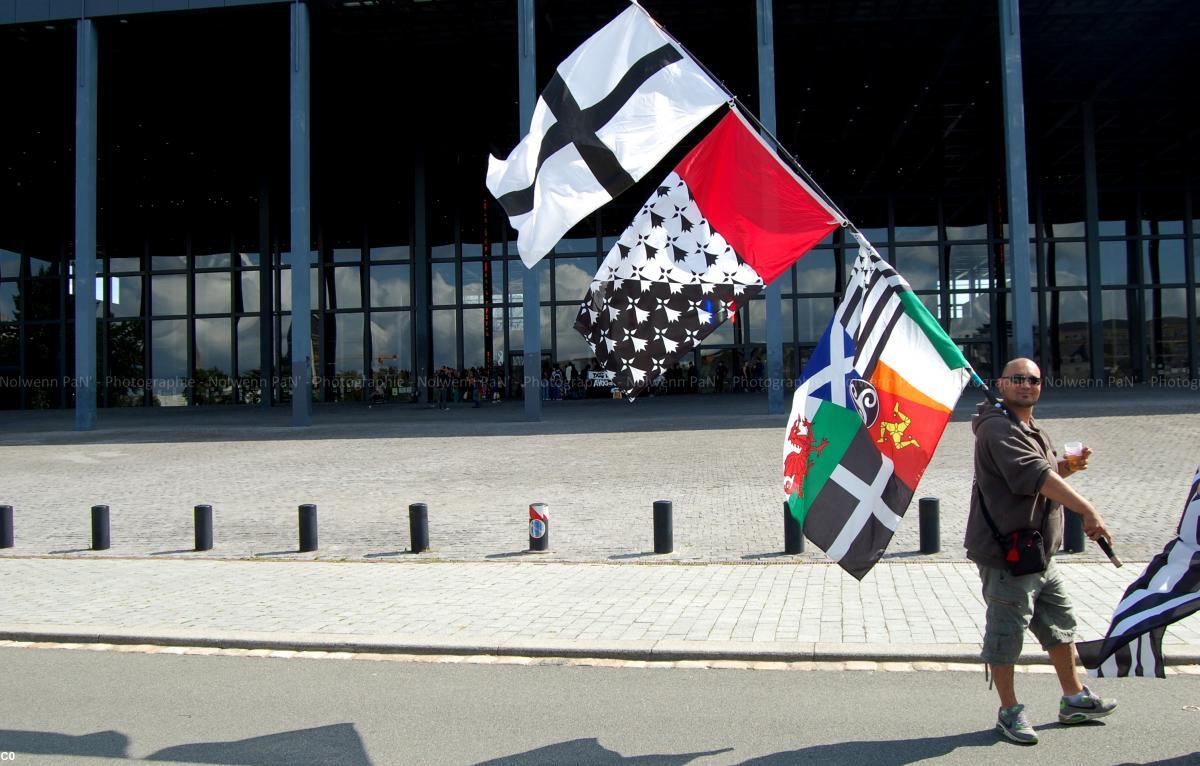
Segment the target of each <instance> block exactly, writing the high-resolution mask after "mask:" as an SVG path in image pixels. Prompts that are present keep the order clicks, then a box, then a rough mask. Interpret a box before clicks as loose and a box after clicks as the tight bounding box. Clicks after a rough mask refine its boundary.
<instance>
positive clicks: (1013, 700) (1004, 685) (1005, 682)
mask: <svg viewBox="0 0 1200 766" xmlns="http://www.w3.org/2000/svg"><path fill="white" fill-rule="evenodd" d="M1013 675H1014V673H1013V666H1012V665H992V680H993V681H994V682H995V683H996V693H997V694H999V695H1000V707H1003V708H1010V707H1012V706H1013V705H1015V704H1017V692H1016V689H1015V688H1014V683H1013Z"/></svg>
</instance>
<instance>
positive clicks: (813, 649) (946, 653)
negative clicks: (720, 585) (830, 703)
mask: <svg viewBox="0 0 1200 766" xmlns="http://www.w3.org/2000/svg"><path fill="white" fill-rule="evenodd" d="M0 641H28V642H33V643H62V644H120V645H150V646H189V647H211V648H220V649H268V650H272V651H323V652H353V653H372V654H422V655H430V654H442V655H454V656H477V655H490V656H504V657H569V658H580V659H583V658H586V659H612V660H643V661H649V662H670V661H678V660H706V661H717V660H733V661H741V662H804V661H810V662H850V661H874V662H954V663H966V664H978V663H979V662H980V660H979V652H980V648H981V647H980V645H979V644H866V643H863V644H845V643H843V644H832V643H819V642H805V641H801V642H794V643H792V642H771V643H767V642H750V641H678V640H671V641H667V640H661V641H574V640H568V639H552V638H548V639H542V640H538V641H531V640H529V639H520V640H512V641H505V642H500V643H491V642H479V641H471V640H469V639H465V640H456V639H452V638H434V637H429V636H401V635H390V636H379V635H362V634H328V633H327V634H316V633H270V632H260V631H221V630H196V629H180V630H174V629H167V628H121V627H110V626H89V627H80V626H63V625H0ZM1167 649H1168V650H1169V652H1168V656H1167V657H1166V663H1167V664H1168V665H1196V664H1200V651H1197V650H1196V649H1193V648H1191V647H1182V646H1180V647H1177V648H1176V647H1172V646H1168V647H1167ZM1018 662H1019V664H1022V665H1048V664H1049V661H1048V659H1047V657H1046V655H1045V654H1044V653H1042V652H1038V651H1034V650H1029V649H1027V650H1026V651H1025V652H1023V653H1022V655H1021V658H1020V660H1019V661H1018Z"/></svg>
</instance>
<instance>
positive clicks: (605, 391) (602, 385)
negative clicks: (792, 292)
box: [424, 357, 766, 410]
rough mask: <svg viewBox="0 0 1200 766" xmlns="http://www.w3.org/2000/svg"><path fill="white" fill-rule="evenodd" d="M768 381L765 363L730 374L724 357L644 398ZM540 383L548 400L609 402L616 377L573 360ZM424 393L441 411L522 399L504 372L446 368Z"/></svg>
mask: <svg viewBox="0 0 1200 766" xmlns="http://www.w3.org/2000/svg"><path fill="white" fill-rule="evenodd" d="M731 373H732V374H731ZM765 382H766V381H765V368H764V365H763V360H762V359H761V358H757V357H756V358H753V359H749V360H746V361H745V362H743V363H742V365H741V367H740V369H735V370H732V371H731V370H730V368H729V365H727V364H726V362H725V359H724V357H719V358H718V359H717V360H716V361H715V362H710V363H709V364H706V365H704V368H703V369H701V368H700V367H699V366H697V365H694V364H692V363H691V362H687V361H685V362H682V363H680V362H676V363H674V364H672V365H671V367H670V368H669V369H667V370H666V371H665V372H664V373H663V374H662V375H660V376H658V378H657V379H655V380H654V382H653V383H651V384H650V388H649V389H648V390H647V391H646V392H645V393H644V395H648V396H668V395H678V394H696V393H708V392H711V393H718V394H720V393H753V392H756V391H762V390H765ZM510 383H511V386H512V387H511V390H510V388H509V385H510ZM540 384H541V397H542V400H543V401H563V400H570V399H584V398H589V397H596V396H603V397H607V396H609V395H610V393H611V375H609V374H607V373H605V371H604V368H603V367H601V366H600V364H599V362H597V361H596V360H595V359H592V360H591V362H590V363H589V364H588V365H587V366H586V367H585V368H584V369H583V370H580V369H579V367H577V366H576V365H575V362H573V361H572V362H566V363H559V364H550V363H548V362H547V363H543V365H542V369H541V378H540ZM425 388H426V390H425V391H424V394H425V395H426V397H427V398H426V400H425V401H427V402H428V403H429V406H430V407H437V408H438V409H442V410H445V409H448V408H449V406H450V405H451V404H454V403H463V402H470V403H471V404H472V406H474V407H479V406H481V405H482V404H483V403H488V402H491V403H498V402H502V401H504V400H505V399H508V398H516V397H520V396H522V395H523V394H522V388H521V384H520V383H519V382H517V381H506V380H505V377H504V373H503V372H502V371H501V370H498V369H492V370H489V369H487V368H484V367H471V368H468V369H459V370H456V369H454V368H452V367H447V366H443V367H441V368H439V369H438V370H436V371H435V372H434V373H433V375H431V376H430V377H429V378H428V380H427V382H426V387H425Z"/></svg>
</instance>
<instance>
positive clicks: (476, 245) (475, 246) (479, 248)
mask: <svg viewBox="0 0 1200 766" xmlns="http://www.w3.org/2000/svg"><path fill="white" fill-rule="evenodd" d="M462 257H463V258H481V257H483V244H482V243H480V242H463V243H462Z"/></svg>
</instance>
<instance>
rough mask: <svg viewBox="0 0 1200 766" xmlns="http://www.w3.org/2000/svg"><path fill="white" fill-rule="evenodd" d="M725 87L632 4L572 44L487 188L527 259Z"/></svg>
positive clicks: (642, 168)
mask: <svg viewBox="0 0 1200 766" xmlns="http://www.w3.org/2000/svg"><path fill="white" fill-rule="evenodd" d="M729 99H730V96H729V94H728V93H727V92H726V91H725V90H724V89H723V88H722V87H721V86H720V85H718V84H717V83H716V82H714V81H713V80H712V78H710V77H709V76H708V75H706V74H705V73H704V71H703V70H702V69H701V68H700V66H699V65H697V64H696V62H695V61H693V60H692V59H691V58H689V57H688V55H687V54H686V53H684V52H683V51H682V50H681V49H680V48H679V47H678V46H677V45H676V44H674V43H673V42H672V41H671V39H670V38H669V37H668V36H667V35H666V33H664V32H663V30H662V29H660V28H659V26H658V24H657V22H655V21H654V19H652V18H651V17H650V15H649V14H647V13H646V12H645V11H644V10H642V8H641V7H640V6H639V5H637V4H636V3H634V4H632V5H630V6H629V8H628V9H626V10H625V11H624V12H623V13H621V15H619V16H617V17H616V18H615V19H613V20H612V21H610V22H609V23H608V24H607V25H606V26H605V27H604V28H603V29H601V30H600V31H598V32H596V34H594V35H592V36H591V37H590V38H588V39H587V40H586V41H585V42H584V43H583V45H581V46H579V47H578V48H576V49H575V52H574V53H572V54H571V55H570V56H568V57H567V58H566V59H565V60H564V61H563V62H562V63H561V64H559V65H558V69H557V70H556V71H555V73H554V76H553V77H552V78H551V80H550V83H549V84H548V85H547V86H546V89H545V90H544V91H542V94H541V96H540V97H539V98H538V101H537V106H536V107H534V110H533V119H532V121H531V123H530V128H529V133H528V134H527V135H526V136H525V137H524V138H522V139H521V142H520V143H519V144H517V146H516V148H515V149H513V150H512V152H511V153H510V154H509V155H508V158H507V159H505V160H500V159H497V158H495V157H490V158H489V160H488V171H487V188H488V191H490V192H491V193H492V195H493V196H495V197H496V199H497V200H498V201H499V202H500V205H501V207H503V208H504V211H505V212H506V213H507V214H508V218H509V221H510V222H511V223H512V226H513V228H514V229H516V230H517V232H518V234H517V248H518V250H519V251H520V253H521V260H522V261H524V262H525V265H526V266H531V267H532V266H533V265H534V264H536V263H537V262H538V261H539V260H541V259H542V257H543V256H545V255H546V253H548V252H550V249H551V248H553V247H554V244H555V243H556V242H558V240H559V239H561V238H562V236H563V235H564V234H566V233H567V231H568V230H569V229H570V228H571V227H572V226H574V225H575V224H576V223H578V222H579V221H581V220H583V219H584V218H585V217H586V216H587V215H588V214H590V213H591V212H592V211H594V210H596V209H597V208H599V207H601V206H602V205H604V204H605V203H607V202H608V201H609V200H611V199H612V198H613V197H615V196H616V195H618V194H620V193H621V192H622V191H624V190H625V189H628V188H629V187H630V186H632V185H633V184H634V183H635V182H636V181H638V180H639V179H640V178H642V177H643V176H644V175H645V174H646V173H647V172H648V171H649V170H650V169H651V168H653V167H654V166H655V165H657V164H658V162H659V160H661V159H662V158H663V157H664V156H665V155H666V153H667V152H669V151H670V150H671V148H672V147H674V146H675V145H676V144H677V143H679V141H680V140H682V139H683V138H684V136H686V135H687V134H688V133H690V132H691V131H692V129H693V128H695V127H696V126H697V125H699V124H700V122H701V121H703V120H704V118H705V117H707V116H708V115H710V114H712V112H713V110H715V109H716V108H717V107H718V106H720V105H722V104H724V103H726V102H727V101H729Z"/></svg>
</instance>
